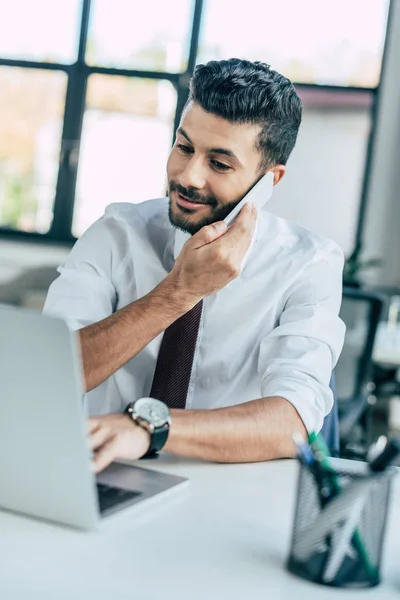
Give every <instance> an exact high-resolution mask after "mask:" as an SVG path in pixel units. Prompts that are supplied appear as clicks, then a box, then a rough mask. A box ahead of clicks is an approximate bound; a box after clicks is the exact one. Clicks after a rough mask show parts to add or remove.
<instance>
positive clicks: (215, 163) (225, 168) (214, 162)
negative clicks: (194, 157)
mask: <svg viewBox="0 0 400 600" xmlns="http://www.w3.org/2000/svg"><path fill="white" fill-rule="evenodd" d="M211 163H212V165H213V167H215V168H216V169H218V171H229V169H230V168H231V167H230V166H229V165H225V164H224V163H221V162H219V161H218V160H212V161H211Z"/></svg>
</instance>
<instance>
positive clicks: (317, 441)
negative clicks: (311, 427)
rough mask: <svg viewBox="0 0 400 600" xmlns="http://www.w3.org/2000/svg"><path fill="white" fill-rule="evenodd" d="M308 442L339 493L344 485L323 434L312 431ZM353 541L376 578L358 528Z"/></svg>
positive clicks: (370, 574) (369, 571)
mask: <svg viewBox="0 0 400 600" xmlns="http://www.w3.org/2000/svg"><path fill="white" fill-rule="evenodd" d="M308 443H309V444H310V446H311V449H312V450H313V452H314V456H315V460H316V461H317V462H318V463H319V464H320V466H321V467H322V469H323V470H324V471H325V472H326V473H329V474H330V480H331V483H332V488H333V490H334V491H335V492H338V493H339V492H341V490H342V486H341V484H340V482H339V478H338V476H337V473H336V471H335V469H334V468H333V467H332V465H331V463H330V460H329V458H330V454H329V450H328V447H327V445H326V444H325V441H324V439H323V438H322V436H321V435H319V434H316V433H314V432H311V433H310V434H309V435H308ZM352 542H353V544H354V547H355V548H356V550H357V552H358V555H359V556H360V559H361V561H362V563H363V565H364V568H365V570H366V572H367V573H368V575H369V576H370V577H371V578H376V577H377V575H378V573H377V569H376V568H375V567H374V565H373V564H372V563H371V559H370V558H369V556H368V552H367V549H366V547H365V544H364V542H363V541H362V538H361V535H360V532H359V531H358V529H356V530H355V532H354V535H353V537H352Z"/></svg>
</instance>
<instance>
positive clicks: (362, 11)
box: [197, 0, 389, 87]
mask: <svg viewBox="0 0 400 600" xmlns="http://www.w3.org/2000/svg"><path fill="white" fill-rule="evenodd" d="M388 5H389V1H388V0H374V1H373V2H365V0H351V1H349V0H330V1H327V0H325V1H321V0H280V2H279V3H276V1H275V0H246V2H245V6H246V10H242V9H243V7H242V6H240V8H239V7H238V5H237V4H234V3H233V2H232V1H231V0H206V1H205V4H204V11H205V12H204V18H203V28H202V29H203V31H202V35H201V39H200V44H199V54H198V58H197V62H198V63H201V62H206V61H208V60H213V59H214V60H218V59H221V58H231V57H241V58H247V59H249V60H260V61H263V62H266V63H268V64H270V65H271V66H272V67H273V68H274V69H276V70H277V71H280V72H281V73H283V74H284V75H286V77H289V79H291V80H292V81H296V82H299V83H300V82H302V83H316V84H330V85H341V86H356V87H358V86H360V87H376V86H377V84H378V83H379V77H380V70H381V62H382V52H383V44H384V39H385V29H386V20H387V12H388ZM233 6H235V10H232V9H233ZM238 8H239V9H238ZM227 15H229V19H228V18H227ZM221 23H224V27H223V28H222V27H221ZM228 23H229V24H228ZM238 32H240V34H238Z"/></svg>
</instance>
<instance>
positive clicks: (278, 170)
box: [271, 165, 286, 185]
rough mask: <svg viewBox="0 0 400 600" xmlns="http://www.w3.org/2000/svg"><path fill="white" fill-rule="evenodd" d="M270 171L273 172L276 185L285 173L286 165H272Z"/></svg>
mask: <svg viewBox="0 0 400 600" xmlns="http://www.w3.org/2000/svg"><path fill="white" fill-rule="evenodd" d="M271 173H273V174H274V185H276V184H277V183H279V182H280V180H281V179H282V177H283V176H284V175H285V173H286V167H285V165H275V167H273V168H272V169H271Z"/></svg>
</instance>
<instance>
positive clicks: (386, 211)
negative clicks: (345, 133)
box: [364, 0, 400, 286]
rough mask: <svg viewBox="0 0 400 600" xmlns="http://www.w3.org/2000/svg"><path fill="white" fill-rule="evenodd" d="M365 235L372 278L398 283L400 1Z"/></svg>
mask: <svg viewBox="0 0 400 600" xmlns="http://www.w3.org/2000/svg"><path fill="white" fill-rule="evenodd" d="M392 9H393V11H392V19H391V23H390V31H389V36H388V48H387V53H386V64H385V67H384V72H383V74H382V83H381V93H380V102H379V112H378V121H377V134H376V140H375V143H374V147H373V161H372V170H371V182H370V186H369V194H368V210H367V218H366V227H365V235H364V245H365V255H366V256H377V257H381V258H382V259H383V261H384V264H383V267H382V268H381V269H379V270H377V271H376V272H375V281H376V282H377V283H380V284H385V285H397V286H399V285H400V68H399V64H400V1H399V0H393V2H392Z"/></svg>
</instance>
